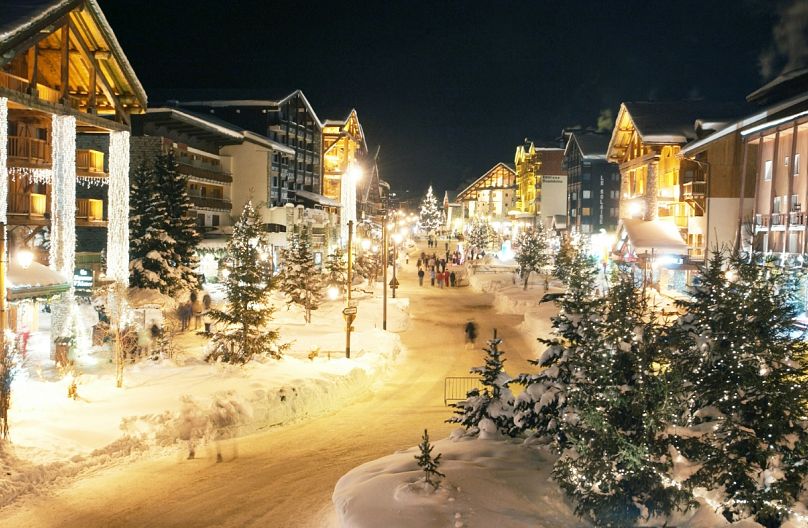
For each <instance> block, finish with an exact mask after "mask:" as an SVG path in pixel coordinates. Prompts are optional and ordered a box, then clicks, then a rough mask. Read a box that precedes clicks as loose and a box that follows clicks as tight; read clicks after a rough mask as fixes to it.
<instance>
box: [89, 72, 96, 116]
mask: <svg viewBox="0 0 808 528" xmlns="http://www.w3.org/2000/svg"><path fill="white" fill-rule="evenodd" d="M97 72H98V70H97V69H96V68H95V65H91V66H90V86H89V90H90V93H89V97H88V99H87V111H88V112H90V113H91V114H94V113H95V110H96V106H97V105H96V92H98V84H97V81H98V80H97V79H96V76H97V75H98V73H97Z"/></svg>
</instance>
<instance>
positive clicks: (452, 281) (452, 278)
mask: <svg viewBox="0 0 808 528" xmlns="http://www.w3.org/2000/svg"><path fill="white" fill-rule="evenodd" d="M456 280H457V275H455V272H454V271H453V272H451V273H449V285H450V286H451V287H452V288H454V285H455V281H456Z"/></svg>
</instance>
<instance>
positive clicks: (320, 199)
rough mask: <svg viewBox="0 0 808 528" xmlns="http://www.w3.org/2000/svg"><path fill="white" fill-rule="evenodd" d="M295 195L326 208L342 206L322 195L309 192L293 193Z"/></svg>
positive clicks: (337, 201)
mask: <svg viewBox="0 0 808 528" xmlns="http://www.w3.org/2000/svg"><path fill="white" fill-rule="evenodd" d="M295 194H297V196H299V197H300V198H305V199H306V200H311V201H312V202H314V203H316V204H320V205H325V206H326V207H341V205H342V204H340V203H339V200H334V199H333V198H329V197H327V196H323V195H322V194H317V193H313V192H309V191H295Z"/></svg>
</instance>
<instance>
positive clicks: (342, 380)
mask: <svg viewBox="0 0 808 528" xmlns="http://www.w3.org/2000/svg"><path fill="white" fill-rule="evenodd" d="M357 299H358V311H359V316H358V318H357V320H356V321H355V323H354V326H355V328H356V331H355V332H354V333H353V334H352V343H351V352H352V354H351V356H352V357H351V359H346V358H345V357H344V348H340V345H342V344H344V342H345V331H344V328H345V323H344V321H343V317H342V308H343V307H344V304H343V303H340V302H333V303H325V304H324V306H322V307H321V308H320V309H319V310H317V311H316V312H314V314H313V318H312V323H311V324H308V325H306V324H304V323H303V315H302V313H300V312H299V311H297V310H295V309H294V308H293V309H292V310H287V309H286V306H285V305H284V304H283V302H282V301H280V300H278V302H277V304H278V309H277V311H276V317H275V320H274V322H273V326H277V327H279V328H280V332H281V342H286V343H290V349H289V350H288V351H287V352H286V353H285V355H284V357H283V358H282V359H280V360H272V359H265V360H260V361H258V360H256V361H252V362H250V363H248V364H247V365H244V366H234V365H225V364H209V363H206V362H205V361H204V360H203V359H202V358H203V357H204V355H205V342H206V340H205V339H204V338H202V337H200V336H197V335H196V334H193V333H185V334H181V335H180V336H179V338H178V340H177V344H178V345H179V348H180V352H179V353H178V354H177V355H176V356H175V357H174V358H173V359H170V360H169V359H164V360H160V361H151V360H142V361H140V362H138V363H136V364H134V365H128V366H127V368H126V371H125V374H124V387H123V388H122V389H118V388H116V387H115V373H114V367H113V365H111V364H110V363H109V360H108V355H109V353H108V352H107V351H94V352H93V353H86V354H84V355H83V356H82V357H83V359H84V365H83V367H82V366H81V365H80V367H79V371H80V373H79V376H78V377H77V389H78V398H77V399H75V400H74V399H69V398H68V397H67V389H68V384H69V380H68V378H62V379H55V378H54V376H52V375H47V373H43V372H42V371H41V370H40V369H39V368H38V367H36V366H29V367H28V368H26V369H24V370H23V372H21V374H20V375H19V376H18V377H17V378H16V379H15V381H14V385H13V402H12V408H11V414H10V430H11V439H10V440H11V441H10V443H8V444H6V446H5V447H4V449H3V450H0V471H2V473H3V477H2V478H0V507H2V506H4V505H7V504H9V503H11V502H12V501H14V499H15V498H17V497H19V496H21V495H23V494H26V493H30V492H38V491H40V490H41V489H42V486H43V485H44V484H53V483H59V482H60V481H65V479H68V478H70V477H74V476H76V475H77V474H79V473H80V472H82V471H85V470H88V469H98V468H102V467H106V466H110V465H114V464H118V463H124V462H126V461H129V460H132V458H133V457H140V456H144V455H147V454H149V453H159V452H162V451H164V450H165V449H172V450H177V449H188V447H189V443H194V444H195V445H199V446H201V445H203V444H205V443H208V442H215V441H217V440H220V439H226V438H232V437H236V436H242V435H246V434H250V433H252V432H255V431H258V430H261V429H264V428H267V427H271V426H275V425H280V424H284V423H287V422H291V421H294V420H298V419H301V418H303V417H306V416H312V415H317V414H321V413H323V412H327V411H330V410H333V409H335V408H338V407H340V406H342V405H345V404H346V403H347V402H349V401H350V400H352V399H354V398H356V397H357V396H359V395H361V394H363V393H364V392H366V391H367V390H370V389H371V388H372V386H373V384H374V383H378V382H379V381H380V380H382V379H384V374H385V373H386V372H387V371H388V370H389V369H390V368H391V365H392V363H393V362H394V361H395V360H396V358H397V356H398V355H399V354H400V352H401V346H400V340H399V337H398V335H396V334H395V333H394V332H397V331H401V330H403V329H404V328H406V326H407V324H408V311H409V305H408V299H395V300H392V299H390V300H389V304H388V330H390V331H383V330H381V315H380V314H381V306H380V303H381V300H380V299H379V298H378V296H371V295H368V294H362V293H360V294H358V295H357ZM335 344H336V345H335ZM313 351H316V353H317V354H316V357H314V358H313V359H310V358H309V356H310V355H311V354H312V352H313ZM95 356H97V358H103V359H95V360H93V358H94V357H95ZM329 356H330V357H329ZM92 363H95V365H92Z"/></svg>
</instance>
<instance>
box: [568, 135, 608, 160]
mask: <svg viewBox="0 0 808 528" xmlns="http://www.w3.org/2000/svg"><path fill="white" fill-rule="evenodd" d="M569 136H570V137H569V139H568V140H567V147H566V149H564V155H565V156H566V155H567V154H568V152H569V149H570V147H572V146H575V147H577V148H578V150H579V151H580V152H581V156H582V157H583V158H584V159H588V160H601V159H606V151H608V150H609V135H608V134H598V133H595V132H572V133H570V135H569Z"/></svg>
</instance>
